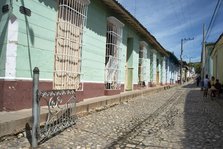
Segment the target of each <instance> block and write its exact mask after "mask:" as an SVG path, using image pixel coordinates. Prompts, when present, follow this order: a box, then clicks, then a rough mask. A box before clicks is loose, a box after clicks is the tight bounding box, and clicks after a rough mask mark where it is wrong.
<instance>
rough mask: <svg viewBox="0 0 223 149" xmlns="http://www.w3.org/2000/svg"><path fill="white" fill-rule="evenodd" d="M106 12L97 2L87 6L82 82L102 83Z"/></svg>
mask: <svg viewBox="0 0 223 149" xmlns="http://www.w3.org/2000/svg"><path fill="white" fill-rule="evenodd" d="M106 31H107V11H106V8H105V6H104V5H103V4H102V3H101V2H100V1H98V0H91V3H90V5H89V6H88V14H87V24H86V28H85V32H84V36H83V49H82V67H81V72H82V74H83V75H82V76H81V78H82V81H89V82H90V81H93V82H101V83H103V82H104V69H105V48H106Z"/></svg>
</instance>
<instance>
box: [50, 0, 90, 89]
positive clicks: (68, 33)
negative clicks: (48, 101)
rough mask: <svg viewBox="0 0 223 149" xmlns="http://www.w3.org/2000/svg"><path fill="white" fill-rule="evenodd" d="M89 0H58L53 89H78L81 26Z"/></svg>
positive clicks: (84, 20) (82, 26) (82, 25)
mask: <svg viewBox="0 0 223 149" xmlns="http://www.w3.org/2000/svg"><path fill="white" fill-rule="evenodd" d="M88 4H89V0H59V8H58V21H57V33H56V45H55V54H54V80H53V88H54V89H78V88H79V84H80V74H81V73H80V71H81V49H82V36H83V28H84V26H85V24H86V23H85V22H86V19H87V16H86V15H87V6H88Z"/></svg>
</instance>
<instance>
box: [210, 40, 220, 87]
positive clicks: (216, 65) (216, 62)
mask: <svg viewBox="0 0 223 149" xmlns="http://www.w3.org/2000/svg"><path fill="white" fill-rule="evenodd" d="M212 59H213V75H214V77H215V78H217V79H219V80H220V82H221V83H222V84H223V36H221V39H220V40H218V42H217V43H216V45H215V48H214V51H213V53H212Z"/></svg>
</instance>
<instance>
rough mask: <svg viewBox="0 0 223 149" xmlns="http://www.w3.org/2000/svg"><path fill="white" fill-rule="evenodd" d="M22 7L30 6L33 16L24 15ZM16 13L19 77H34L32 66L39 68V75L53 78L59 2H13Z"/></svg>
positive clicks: (17, 67)
mask: <svg viewBox="0 0 223 149" xmlns="http://www.w3.org/2000/svg"><path fill="white" fill-rule="evenodd" d="M20 6H25V7H27V8H28V9H30V10H31V16H25V15H23V14H21V13H20V12H19V7H20ZM13 13H14V14H15V15H16V17H17V18H18V22H19V35H18V47H17V60H16V77H24V78H31V77H32V70H33V68H34V67H39V69H40V71H41V72H40V78H42V79H52V77H53V66H54V62H53V61H54V47H55V34H56V21H57V3H56V1H54V0H50V1H42V0H32V1H27V0H19V1H14V4H13Z"/></svg>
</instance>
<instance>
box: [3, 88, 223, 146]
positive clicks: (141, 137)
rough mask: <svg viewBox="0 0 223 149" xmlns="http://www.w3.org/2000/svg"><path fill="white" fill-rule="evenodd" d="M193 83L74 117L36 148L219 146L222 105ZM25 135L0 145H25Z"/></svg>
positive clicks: (222, 141)
mask: <svg viewBox="0 0 223 149" xmlns="http://www.w3.org/2000/svg"><path fill="white" fill-rule="evenodd" d="M218 100H222V99H216V100H214V101H212V100H210V99H208V98H205V99H203V97H202V92H201V91H200V88H196V87H195V86H194V85H190V84H189V85H185V86H183V87H175V88H171V89H169V90H165V91H161V92H158V93H154V94H151V95H150V96H148V97H144V96H141V97H140V98H137V99H134V100H130V101H129V102H124V103H122V104H120V105H117V106H114V107H111V108H108V109H106V110H103V111H100V112H95V113H91V114H89V115H87V116H85V117H80V118H79V119H78V122H77V124H76V125H75V126H73V127H71V128H69V129H67V130H65V131H64V132H62V133H60V134H58V135H56V136H54V137H53V138H51V139H49V140H47V141H46V142H44V143H42V144H41V145H40V146H39V148H58V149H60V148H74V149H76V148H77V149H82V148H83V149H84V148H86V149H93V148H95V149H101V148H111V149H112V148H117V149H118V148H148V149H150V148H176V149H178V148H210V149H211V148H219V149H220V148H223V107H222V106H221V105H220V104H219V102H217V101H218ZM29 147H30V144H29V142H28V140H27V138H25V137H19V136H17V137H12V138H8V139H6V140H4V141H2V142H0V148H29Z"/></svg>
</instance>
